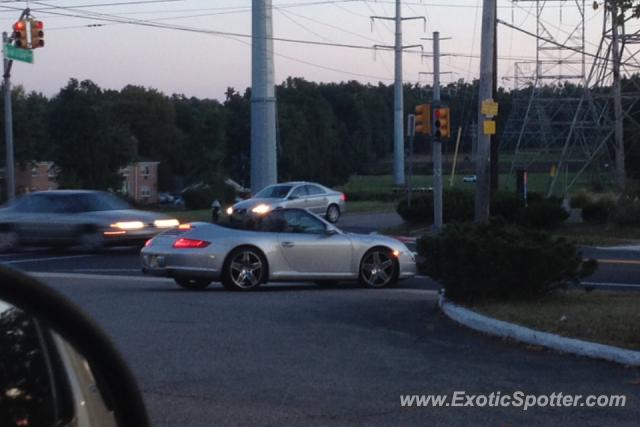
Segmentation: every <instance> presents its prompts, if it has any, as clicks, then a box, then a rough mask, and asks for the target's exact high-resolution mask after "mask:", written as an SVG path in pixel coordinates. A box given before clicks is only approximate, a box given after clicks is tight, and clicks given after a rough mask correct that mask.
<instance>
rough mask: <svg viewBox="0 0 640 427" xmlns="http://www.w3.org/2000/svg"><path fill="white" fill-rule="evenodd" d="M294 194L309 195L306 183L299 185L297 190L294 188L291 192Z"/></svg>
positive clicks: (297, 195)
mask: <svg viewBox="0 0 640 427" xmlns="http://www.w3.org/2000/svg"><path fill="white" fill-rule="evenodd" d="M291 195H292V196H295V197H306V196H307V186H306V185H301V186H299V187H297V188H296V189H295V190H293V191H292V192H291Z"/></svg>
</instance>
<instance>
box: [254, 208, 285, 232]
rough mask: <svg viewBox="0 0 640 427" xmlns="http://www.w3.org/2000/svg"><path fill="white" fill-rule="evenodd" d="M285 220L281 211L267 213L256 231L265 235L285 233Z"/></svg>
mask: <svg viewBox="0 0 640 427" xmlns="http://www.w3.org/2000/svg"><path fill="white" fill-rule="evenodd" d="M286 229H287V220H286V219H285V218H284V215H283V211H281V210H277V211H272V212H269V214H267V215H266V216H265V217H264V218H262V220H261V221H260V225H259V227H258V230H260V231H264V232H267V233H280V232H283V231H286Z"/></svg>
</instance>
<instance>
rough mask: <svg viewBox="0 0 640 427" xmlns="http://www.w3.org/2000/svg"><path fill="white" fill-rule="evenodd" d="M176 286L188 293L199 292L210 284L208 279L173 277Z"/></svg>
mask: <svg viewBox="0 0 640 427" xmlns="http://www.w3.org/2000/svg"><path fill="white" fill-rule="evenodd" d="M173 280H175V281H176V283H177V284H178V286H180V287H182V288H185V289H189V290H190V291H199V290H202V289H204V288H206V287H207V286H209V284H210V283H211V280H209V279H202V278H194V277H174V279H173Z"/></svg>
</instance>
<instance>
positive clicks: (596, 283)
mask: <svg viewBox="0 0 640 427" xmlns="http://www.w3.org/2000/svg"><path fill="white" fill-rule="evenodd" d="M580 285H583V286H584V285H586V286H610V287H616V288H638V289H640V285H636V284H635V283H606V282H581V283H580Z"/></svg>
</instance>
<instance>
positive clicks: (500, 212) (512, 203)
mask: <svg viewBox="0 0 640 427" xmlns="http://www.w3.org/2000/svg"><path fill="white" fill-rule="evenodd" d="M523 207H524V201H523V200H522V198H521V197H520V196H519V195H518V194H516V193H513V192H506V191H499V192H497V193H496V194H494V195H493V197H492V198H491V216H493V217H500V218H503V219H504V220H505V221H507V222H510V223H513V222H515V220H516V217H517V215H518V211H519V210H520V209H522V208H523Z"/></svg>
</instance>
